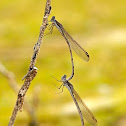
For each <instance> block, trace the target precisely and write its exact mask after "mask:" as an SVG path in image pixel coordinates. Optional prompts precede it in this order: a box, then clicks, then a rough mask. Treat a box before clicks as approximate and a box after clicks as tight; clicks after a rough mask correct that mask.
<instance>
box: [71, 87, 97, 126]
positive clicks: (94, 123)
mask: <svg viewBox="0 0 126 126" xmlns="http://www.w3.org/2000/svg"><path fill="white" fill-rule="evenodd" d="M72 92H73V95H74V97H75V99H76V101H77V103H78V105H79V107H80V109H81V112H82V115H83V117H84V119H86V120H87V122H88V123H90V124H91V125H92V126H97V120H96V119H95V117H94V115H93V114H92V113H91V111H90V110H89V109H88V107H87V106H86V104H85V103H84V102H83V101H82V99H81V98H80V96H79V95H78V93H77V92H76V91H75V90H74V89H73V91H72Z"/></svg>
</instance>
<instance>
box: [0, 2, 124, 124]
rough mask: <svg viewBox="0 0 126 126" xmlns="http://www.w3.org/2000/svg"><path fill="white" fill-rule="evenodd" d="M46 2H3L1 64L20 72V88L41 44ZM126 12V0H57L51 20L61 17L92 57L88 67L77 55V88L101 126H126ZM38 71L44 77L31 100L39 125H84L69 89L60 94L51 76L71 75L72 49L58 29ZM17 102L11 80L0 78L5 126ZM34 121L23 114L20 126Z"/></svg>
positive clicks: (34, 86) (49, 38) (43, 47)
mask: <svg viewBox="0 0 126 126" xmlns="http://www.w3.org/2000/svg"><path fill="white" fill-rule="evenodd" d="M45 3H46V0H10V1H9V0H2V1H0V61H1V62H2V64H3V65H5V67H6V68H7V69H8V70H9V71H12V72H14V74H15V78H16V81H17V83H18V84H19V86H21V85H22V84H23V82H22V81H21V79H22V77H23V76H24V75H25V74H26V73H27V69H28V66H29V63H30V60H31V56H32V54H33V47H34V44H35V43H36V41H37V39H38V35H39V29H40V26H41V23H42V18H43V14H44V8H45ZM125 12H126V1H125V0H52V11H51V15H50V17H49V18H51V17H52V16H54V15H55V16H56V19H57V20H58V21H59V22H61V23H62V24H63V26H64V28H65V29H66V30H67V31H68V32H69V33H70V34H71V36H72V37H73V38H74V39H75V40H77V42H78V43H79V44H80V45H82V47H83V48H84V49H85V50H86V51H87V52H88V53H89V55H90V61H89V62H87V63H86V62H84V61H83V60H81V59H80V58H79V57H78V56H77V55H76V54H75V53H73V55H74V64H75V76H74V78H73V79H72V80H71V83H72V84H73V85H74V88H75V90H76V91H77V92H78V94H79V95H80V96H81V98H84V99H85V100H84V101H85V102H86V103H87V104H88V103H89V108H90V110H91V111H92V112H93V114H94V115H95V117H96V119H97V120H98V126H125V125H126V106H125V104H126V14H125ZM36 67H37V68H38V69H39V70H38V74H37V76H36V77H35V79H34V80H33V81H32V84H31V86H30V89H29V90H28V92H27V94H26V98H27V99H28V102H30V104H31V105H33V104H35V102H34V100H33V99H38V104H37V106H36V107H35V105H34V107H33V108H34V111H35V112H36V118H37V121H38V123H39V125H40V126H81V122H80V118H79V115H78V113H77V110H76V108H75V109H72V107H74V103H73V102H72V98H71V96H70V94H69V92H68V91H67V89H66V88H64V92H63V93H62V94H55V93H57V92H60V91H59V90H58V89H57V88H56V87H55V86H54V85H53V84H52V83H55V84H57V85H60V83H58V82H57V81H55V80H54V79H53V78H51V76H54V77H56V78H57V79H60V78H61V76H62V75H64V74H66V75H67V76H70V74H71V62H70V55H69V51H68V48H67V44H66V42H65V40H64V38H63V37H62V36H61V35H60V33H59V31H58V30H57V29H56V28H55V29H54V31H53V34H52V35H48V36H45V37H44V39H43V43H42V45H41V50H40V53H39V55H38V57H37V62H36ZM16 98H17V96H16V94H15V93H14V92H13V90H12V89H11V88H10V87H9V86H8V80H7V79H6V78H5V77H4V76H3V75H2V74H0V126H6V125H7V124H8V122H9V118H10V116H11V113H12V110H13V108H14V105H15V102H16ZM89 101H90V102H89ZM70 110H71V111H72V112H73V111H75V112H73V113H72V112H70ZM71 113H72V114H71ZM29 122H30V117H29V114H27V112H26V111H25V110H23V112H19V113H18V115H17V118H16V121H15V126H27V125H29ZM86 126H89V124H87V123H86Z"/></svg>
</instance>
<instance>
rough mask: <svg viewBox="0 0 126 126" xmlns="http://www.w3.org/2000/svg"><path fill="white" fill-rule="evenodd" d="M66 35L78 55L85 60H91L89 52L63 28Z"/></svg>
mask: <svg viewBox="0 0 126 126" xmlns="http://www.w3.org/2000/svg"><path fill="white" fill-rule="evenodd" d="M62 30H63V32H64V35H65V36H66V38H67V39H68V41H69V43H70V46H71V48H72V49H73V50H74V51H75V52H76V53H77V55H78V56H79V57H80V58H82V59H83V60H85V61H89V54H88V53H87V52H86V51H85V50H84V49H83V48H82V47H81V46H80V45H79V44H78V43H77V42H76V41H75V40H74V39H73V38H72V37H71V36H70V35H69V34H68V32H66V31H65V29H64V28H62Z"/></svg>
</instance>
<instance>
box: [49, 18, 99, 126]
mask: <svg viewBox="0 0 126 126" xmlns="http://www.w3.org/2000/svg"><path fill="white" fill-rule="evenodd" d="M50 21H51V22H52V24H51V25H50V30H51V31H50V32H51V33H52V30H53V27H54V26H55V27H56V28H57V29H58V30H59V31H60V33H61V35H62V36H63V37H64V39H65V40H66V42H67V44H68V47H69V51H70V55H71V62H72V74H71V76H70V77H69V78H68V79H66V75H64V76H63V77H62V78H61V80H60V82H63V83H62V85H61V86H63V87H64V86H65V87H66V88H67V89H68V90H69V92H70V94H71V96H72V98H73V101H74V103H75V105H76V107H77V110H78V113H79V115H80V119H81V124H82V126H84V119H86V120H87V122H89V123H90V124H91V125H92V126H97V120H96V119H95V117H94V115H93V114H92V113H91V111H90V110H89V109H88V107H87V106H86V104H85V103H84V102H83V101H82V99H81V98H80V96H79V95H78V93H77V92H76V91H75V90H74V87H73V85H72V84H71V83H70V82H69V80H71V79H72V78H73V76H74V63H73V56H72V50H71V48H72V49H73V50H74V51H75V52H76V54H77V55H78V56H79V57H81V58H82V59H83V60H85V61H89V54H88V53H87V52H86V51H85V50H84V49H83V48H82V47H81V46H80V45H79V44H78V43H77V42H76V41H75V40H74V39H73V38H72V37H71V36H70V35H69V33H68V32H67V31H66V30H65V29H64V27H63V25H62V24H61V23H59V22H58V21H57V20H56V19H55V16H53V17H52V19H51V20H50ZM58 81H59V80H58ZM61 86H60V88H61ZM60 88H59V89H60ZM62 89H63V88H62ZM83 117H84V119H83Z"/></svg>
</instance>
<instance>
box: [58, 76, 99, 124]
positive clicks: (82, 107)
mask: <svg viewBox="0 0 126 126" xmlns="http://www.w3.org/2000/svg"><path fill="white" fill-rule="evenodd" d="M56 80H57V79H56ZM58 81H59V80H58ZM60 82H63V83H62V85H61V86H60V88H61V87H62V86H63V87H64V86H65V87H66V88H67V89H68V90H69V92H70V94H71V96H72V98H73V101H74V103H75V105H76V107H77V110H78V113H79V115H80V119H81V124H82V126H84V119H86V120H87V122H88V123H89V124H91V125H92V126H97V120H96V119H95V117H94V115H93V114H92V112H91V111H90V110H89V108H88V107H87V106H86V104H85V103H84V102H83V101H82V99H81V98H80V96H79V95H78V93H77V92H76V91H75V90H74V87H73V85H72V84H71V83H70V82H68V79H66V75H64V76H63V77H62V78H61V80H60ZM63 87H62V91H63ZM60 88H59V89H60ZM83 117H84V118H83Z"/></svg>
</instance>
